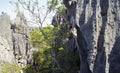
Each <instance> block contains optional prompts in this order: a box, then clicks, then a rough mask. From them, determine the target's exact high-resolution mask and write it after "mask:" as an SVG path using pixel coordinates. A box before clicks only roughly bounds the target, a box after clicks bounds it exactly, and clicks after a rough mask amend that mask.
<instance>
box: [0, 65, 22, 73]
mask: <svg viewBox="0 0 120 73" xmlns="http://www.w3.org/2000/svg"><path fill="white" fill-rule="evenodd" d="M20 70H21V68H20V67H19V66H17V65H15V64H9V63H7V64H3V65H2V73H21V72H20Z"/></svg>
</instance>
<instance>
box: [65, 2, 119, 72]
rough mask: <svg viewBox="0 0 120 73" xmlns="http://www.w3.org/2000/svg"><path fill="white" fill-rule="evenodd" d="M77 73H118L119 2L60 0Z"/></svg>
mask: <svg viewBox="0 0 120 73" xmlns="http://www.w3.org/2000/svg"><path fill="white" fill-rule="evenodd" d="M63 1H64V4H65V6H66V8H67V11H66V15H65V17H66V20H67V23H68V25H70V26H71V29H72V32H73V34H74V39H75V40H76V44H75V45H77V48H78V50H79V53H80V60H81V67H80V71H79V73H120V0H63Z"/></svg>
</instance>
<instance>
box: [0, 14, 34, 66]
mask: <svg viewBox="0 0 120 73" xmlns="http://www.w3.org/2000/svg"><path fill="white" fill-rule="evenodd" d="M31 55H32V46H31V44H30V42H29V31H28V26H27V23H26V20H25V17H24V15H23V14H22V13H20V12H18V14H17V16H16V18H15V20H14V21H13V22H11V20H10V17H9V16H8V15H7V14H6V13H3V14H2V15H1V16H0V66H1V65H2V64H4V63H11V64H13V63H14V64H18V65H19V66H20V67H24V66H25V65H26V64H28V63H32V56H31Z"/></svg>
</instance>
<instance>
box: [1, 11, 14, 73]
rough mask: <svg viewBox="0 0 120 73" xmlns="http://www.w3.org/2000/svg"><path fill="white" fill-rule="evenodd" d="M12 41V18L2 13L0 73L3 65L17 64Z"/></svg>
mask: <svg viewBox="0 0 120 73" xmlns="http://www.w3.org/2000/svg"><path fill="white" fill-rule="evenodd" d="M11 39H12V36H11V29H10V17H9V16H8V15H7V14H6V13H2V15H0V73H1V66H2V64H5V63H11V64H14V63H15V58H14V54H13V49H12V40H11Z"/></svg>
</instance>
